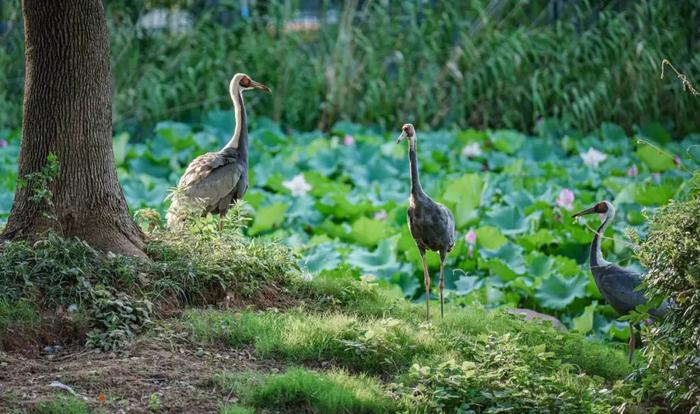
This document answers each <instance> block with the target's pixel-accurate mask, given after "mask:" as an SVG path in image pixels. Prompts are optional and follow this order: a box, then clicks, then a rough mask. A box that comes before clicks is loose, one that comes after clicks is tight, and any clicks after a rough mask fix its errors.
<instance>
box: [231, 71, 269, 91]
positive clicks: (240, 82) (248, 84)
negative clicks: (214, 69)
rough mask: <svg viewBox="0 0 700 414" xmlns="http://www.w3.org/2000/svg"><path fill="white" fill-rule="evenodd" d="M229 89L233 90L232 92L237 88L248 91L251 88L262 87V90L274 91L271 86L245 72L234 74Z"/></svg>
mask: <svg viewBox="0 0 700 414" xmlns="http://www.w3.org/2000/svg"><path fill="white" fill-rule="evenodd" d="M229 89H230V90H231V93H232V94H233V92H234V91H236V90H243V91H247V90H251V89H260V90H261V91H265V92H268V93H269V92H272V91H271V90H270V88H268V87H267V86H265V85H263V84H262V83H260V82H256V81H254V80H253V79H251V78H250V76H248V75H246V74H245V73H236V74H235V75H233V79H231V85H230V86H229Z"/></svg>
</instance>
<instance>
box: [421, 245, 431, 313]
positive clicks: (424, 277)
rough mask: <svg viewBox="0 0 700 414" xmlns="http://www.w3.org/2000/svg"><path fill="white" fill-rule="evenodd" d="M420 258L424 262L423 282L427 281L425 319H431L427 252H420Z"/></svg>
mask: <svg viewBox="0 0 700 414" xmlns="http://www.w3.org/2000/svg"><path fill="white" fill-rule="evenodd" d="M420 259H421V261H422V262H423V282H424V283H425V320H426V321H429V320H430V273H428V265H427V264H426V263H425V252H420Z"/></svg>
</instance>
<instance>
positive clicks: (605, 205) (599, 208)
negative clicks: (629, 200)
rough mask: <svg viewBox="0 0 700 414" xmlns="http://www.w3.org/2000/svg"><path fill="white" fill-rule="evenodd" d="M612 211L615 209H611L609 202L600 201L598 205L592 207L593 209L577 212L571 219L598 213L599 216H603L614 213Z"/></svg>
mask: <svg viewBox="0 0 700 414" xmlns="http://www.w3.org/2000/svg"><path fill="white" fill-rule="evenodd" d="M614 211H615V207H613V205H612V204H610V202H609V201H601V202H600V203H598V204H596V205H594V206H593V207H591V208H587V209H585V210H582V211H579V212H578V213H576V214H574V215H573V216H571V217H572V218H577V217H581V216H585V215H588V214H595V213H598V214H600V215H601V216H605V215H608V214H609V213H611V212H614Z"/></svg>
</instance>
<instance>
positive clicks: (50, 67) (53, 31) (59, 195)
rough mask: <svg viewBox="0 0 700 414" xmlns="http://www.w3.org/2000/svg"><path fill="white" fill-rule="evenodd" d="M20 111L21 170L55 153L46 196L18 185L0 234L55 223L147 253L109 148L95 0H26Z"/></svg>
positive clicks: (103, 37)
mask: <svg viewBox="0 0 700 414" xmlns="http://www.w3.org/2000/svg"><path fill="white" fill-rule="evenodd" d="M22 9H23V15H24V30H25V67H26V71H25V72H26V73H25V83H24V112H23V117H22V125H23V129H22V144H21V149H20V155H19V176H20V177H26V176H27V174H31V173H34V172H37V171H40V170H41V169H42V167H44V166H45V165H46V162H47V156H48V154H49V153H50V152H51V153H54V154H56V156H57V157H58V162H59V165H60V171H59V173H58V175H57V176H56V177H55V179H54V180H53V181H52V182H51V183H50V184H49V189H50V190H51V191H52V192H53V196H52V202H53V208H51V210H52V211H51V212H50V214H51V215H53V216H54V217H53V218H47V217H46V214H44V213H45V212H46V211H47V209H49V206H48V204H49V203H46V202H38V203H37V202H35V201H32V200H31V199H30V197H31V196H32V191H31V189H30V188H20V186H18V187H17V191H16V193H15V199H14V204H13V205H12V211H11V212H10V217H9V219H8V222H7V226H6V227H5V229H4V231H3V234H2V235H1V236H0V238H2V239H15V238H24V239H32V238H35V237H36V236H37V235H40V234H42V233H44V232H45V231H46V230H47V229H49V228H53V229H55V230H57V231H60V232H61V233H62V234H63V235H64V236H67V237H78V238H80V239H83V240H85V241H86V242H87V243H88V244H90V245H91V246H93V247H95V248H97V249H100V250H102V251H111V252H114V253H117V254H125V255H132V256H144V253H143V250H142V249H143V234H142V233H141V231H140V230H139V228H138V226H137V225H136V224H135V223H134V221H133V220H132V219H131V217H130V216H129V211H128V207H127V204H126V201H125V200H124V195H123V193H122V190H121V187H120V186H119V182H118V180H117V173H116V169H115V165H114V153H113V151H112V72H111V66H110V38H109V33H108V30H107V23H106V20H105V13H104V9H103V6H102V3H101V1H100V0H60V1H53V0H51V1H45V0H24V1H23V2H22Z"/></svg>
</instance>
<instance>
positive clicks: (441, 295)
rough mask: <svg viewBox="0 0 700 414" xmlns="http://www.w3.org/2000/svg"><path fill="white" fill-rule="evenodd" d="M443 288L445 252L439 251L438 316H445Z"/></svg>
mask: <svg viewBox="0 0 700 414" xmlns="http://www.w3.org/2000/svg"><path fill="white" fill-rule="evenodd" d="M443 290H445V253H444V252H440V317H441V318H444V317H445V310H444V307H445V297H444V296H443Z"/></svg>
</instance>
